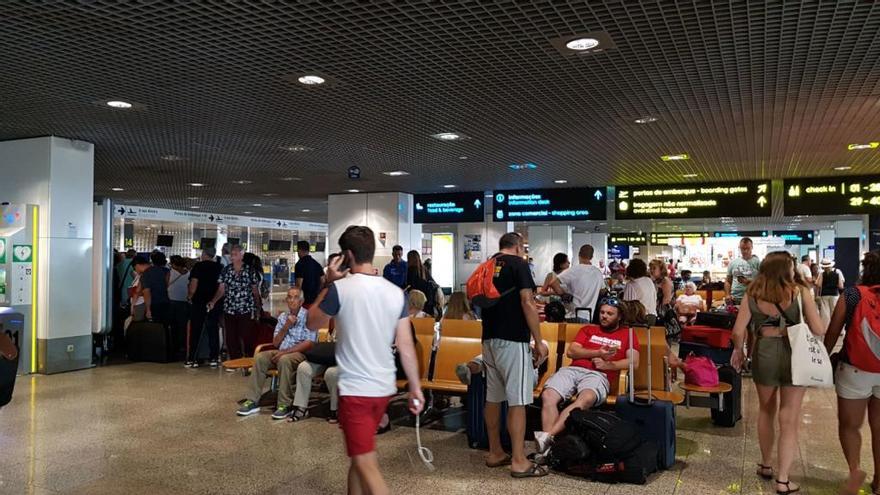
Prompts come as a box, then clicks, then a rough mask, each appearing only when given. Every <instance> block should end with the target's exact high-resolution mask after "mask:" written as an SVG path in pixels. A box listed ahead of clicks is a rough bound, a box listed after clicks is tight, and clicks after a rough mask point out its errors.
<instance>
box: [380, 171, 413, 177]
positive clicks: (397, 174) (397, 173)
mask: <svg viewBox="0 0 880 495" xmlns="http://www.w3.org/2000/svg"><path fill="white" fill-rule="evenodd" d="M382 173H383V174H385V175H389V176H391V177H401V176H404V175H409V172H407V171H405V170H392V171H390V172H382Z"/></svg>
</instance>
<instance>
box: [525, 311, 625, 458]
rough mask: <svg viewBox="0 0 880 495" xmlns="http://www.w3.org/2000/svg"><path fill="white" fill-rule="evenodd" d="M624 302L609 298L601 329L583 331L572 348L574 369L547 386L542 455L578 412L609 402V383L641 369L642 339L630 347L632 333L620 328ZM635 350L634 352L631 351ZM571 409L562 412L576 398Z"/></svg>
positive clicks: (564, 371) (538, 435) (538, 437)
mask: <svg viewBox="0 0 880 495" xmlns="http://www.w3.org/2000/svg"><path fill="white" fill-rule="evenodd" d="M624 304H625V303H624V302H623V301H619V300H618V299H616V298H609V299H605V300H603V301H602V303H601V304H600V307H599V325H586V326H584V327H583V328H581V331H580V332H578V334H577V336H576V337H575V338H574V341H573V342H571V344H570V345H569V346H568V351H567V353H566V355H567V356H568V357H569V358H571V359H572V362H571V366H565V367H563V368H560V369H559V371H557V372H556V373H555V374H554V375H553V376H551V377H550V379H549V380H547V384H546V385H544V391H543V392H542V393H541V401H542V406H541V407H542V410H541V427H542V428H543V431H536V432H535V442H536V443H537V444H538V453H541V454H543V453H546V452H547V450H548V449H549V448H550V445H551V444H552V443H553V436H554V435H557V434H559V433H561V432H562V431H563V430H564V429H565V420H566V419H567V418H568V415H569V414H570V413H571V411H573V410H575V409H588V408H590V407H595V406H599V405H601V404H602V403H603V402H605V398H606V397H607V396H608V391H609V390H610V382H609V380H617V379H618V376H619V375H620V370H624V369H627V368H628V367H629V359H632V360H633V367H638V365H639V351H638V350H636V349H638V347H639V342H638V338H637V337H635V335H633V343H632V346H630V343H629V331H628V330H626V329H624V328H623V327H621V326H620V322H621V316H622V315H623V313H624V311H625V306H624ZM630 349H633V350H630ZM575 395H576V396H577V397H575V399H574V401H572V403H571V405H569V406H568V407H566V408H565V409H563V410H562V412H559V404H560V403H561V402H563V401H566V400H568V399H570V398H572V397H573V396H575Z"/></svg>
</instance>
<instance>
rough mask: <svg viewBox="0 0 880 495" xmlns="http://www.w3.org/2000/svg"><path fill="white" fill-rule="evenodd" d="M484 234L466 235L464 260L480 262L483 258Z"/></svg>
mask: <svg viewBox="0 0 880 495" xmlns="http://www.w3.org/2000/svg"><path fill="white" fill-rule="evenodd" d="M482 241H483V236H482V235H480V234H465V235H464V260H465V261H470V262H473V263H479V262H480V261H482V260H483V242H482Z"/></svg>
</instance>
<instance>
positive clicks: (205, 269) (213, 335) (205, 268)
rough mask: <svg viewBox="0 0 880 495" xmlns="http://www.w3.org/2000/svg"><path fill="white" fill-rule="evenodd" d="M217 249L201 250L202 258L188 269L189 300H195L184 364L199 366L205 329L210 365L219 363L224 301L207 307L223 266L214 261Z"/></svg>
mask: <svg viewBox="0 0 880 495" xmlns="http://www.w3.org/2000/svg"><path fill="white" fill-rule="evenodd" d="M216 254H217V251H216V250H215V249H214V248H205V249H204V250H202V258H201V261H199V262H198V263H196V264H195V266H193V269H192V271H190V273H189V300H190V302H191V303H192V311H191V316H190V331H189V342H188V344H187V351H188V352H187V356H186V362H185V363H184V366H185V367H187V368H197V367H198V366H199V362H198V348H199V342H200V340H201V337H202V335H203V332H205V333H207V336H208V349H209V354H208V359H209V364H210V365H211V367H214V368H216V367H217V366H219V365H220V332H219V326H218V324H219V321H220V315H221V314H223V304H222V302H221V303H218V304H217V305H216V306H214V308H213V309H212V310H211V311H208V302H209V301H210V300H211V299H212V298H213V297H214V294H215V293H216V292H217V280H218V279H219V278H220V270H221V269H222V268H223V265H221V264H220V263H218V262H217V261H215V256H216Z"/></svg>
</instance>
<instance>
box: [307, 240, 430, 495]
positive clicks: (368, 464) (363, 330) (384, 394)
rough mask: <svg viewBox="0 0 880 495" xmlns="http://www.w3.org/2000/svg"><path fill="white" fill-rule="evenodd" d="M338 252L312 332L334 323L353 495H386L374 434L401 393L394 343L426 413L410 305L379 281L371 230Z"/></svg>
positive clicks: (412, 402)
mask: <svg viewBox="0 0 880 495" xmlns="http://www.w3.org/2000/svg"><path fill="white" fill-rule="evenodd" d="M339 247H340V248H342V256H340V257H338V258H336V259H334V260H333V261H331V262H330V264H329V265H328V266H327V282H328V283H330V285H329V286H328V287H327V288H325V289H324V290H323V291H321V293H320V294H319V295H318V298H317V299H316V300H315V304H314V305H313V306H312V309H311V310H310V311H309V316H308V327H309V328H327V326H328V325H329V323H330V318H331V317H334V318H335V321H336V363H337V364H338V366H339V384H338V386H339V426H340V427H342V433H343V435H344V436H345V447H346V450H347V452H348V456H349V457H350V458H351V466H350V467H349V471H348V493H350V494H361V493H370V494H374V495H384V494H387V493H389V492H388V486H387V485H386V484H385V480H384V479H383V478H382V473H381V472H380V471H379V459H378V457H377V455H376V448H375V447H376V445H375V436H376V429H377V428H378V426H379V422H380V421H381V419H382V415H383V414H385V410H386V409H387V407H388V402H389V401H390V399H391V397H392V396H393V395H394V394H396V393H397V386H396V380H395V378H396V371H397V369H396V368H395V366H394V354H393V353H392V350H391V346H392V345H394V344H395V343H396V345H397V352H398V353H399V355H400V361H401V363H402V366H403V369H404V372H405V373H406V378H407V381H408V383H409V410H410V412H412V413H413V414H415V415H418V414H419V413H421V412H422V407H423V405H424V403H425V398H424V396H423V395H422V389H421V385H420V382H419V369H418V363H417V360H416V350H415V346H414V344H413V337H412V330H411V329H410V320H409V314H408V312H407V304H406V299H405V297H404V295H403V291H402V290H401V289H400V288H399V287H397V286H395V285H394V284H392V283H391V282H389V281H387V280H385V279H384V278H382V277H380V276H378V275H376V274H377V273H378V271H377V270H375V269H374V268H373V256H374V255H375V252H376V238H375V235H374V234H373V231H372V230H371V229H370V228H369V227H358V226H351V227H349V228H348V229H346V230H345V232H344V233H343V234H342V236H341V237H340V238H339ZM343 266H346V267H345V268H343ZM349 272H350V273H351V275H350V276H347V277H346V274H347V273H349Z"/></svg>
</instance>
